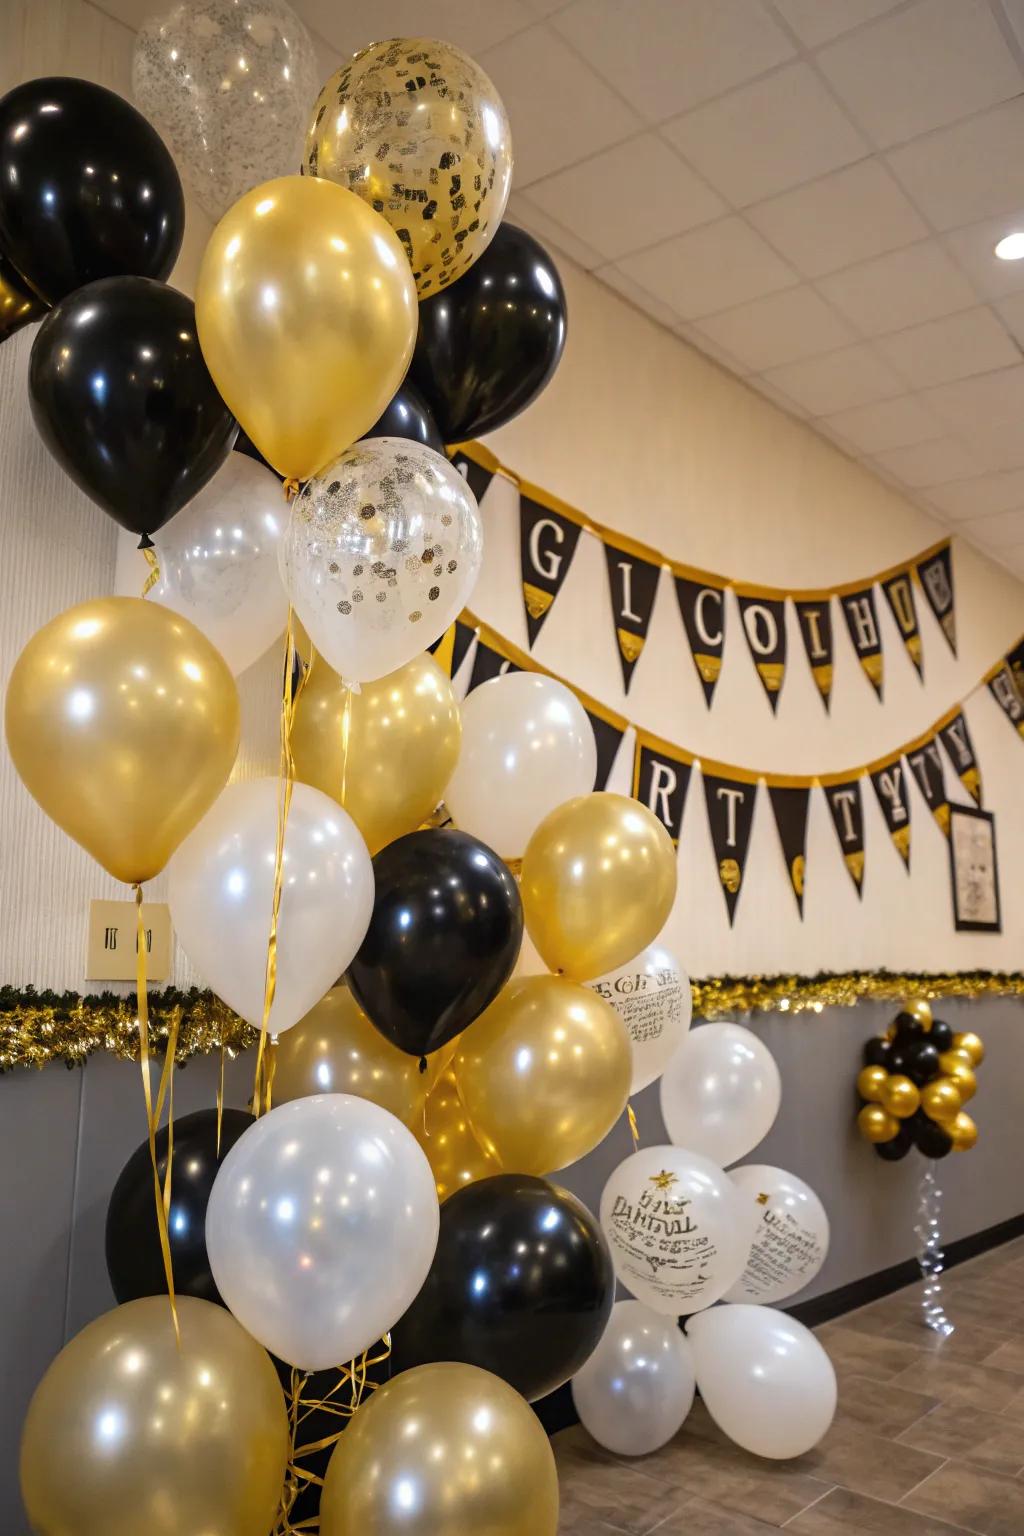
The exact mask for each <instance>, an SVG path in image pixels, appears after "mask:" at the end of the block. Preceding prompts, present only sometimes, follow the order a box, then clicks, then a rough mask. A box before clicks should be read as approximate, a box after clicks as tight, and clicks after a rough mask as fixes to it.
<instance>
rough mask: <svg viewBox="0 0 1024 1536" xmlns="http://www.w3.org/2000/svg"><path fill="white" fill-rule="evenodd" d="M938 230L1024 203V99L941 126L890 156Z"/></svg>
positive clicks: (1005, 211)
mask: <svg viewBox="0 0 1024 1536" xmlns="http://www.w3.org/2000/svg"><path fill="white" fill-rule="evenodd" d="M886 158H887V160H888V163H889V165H890V166H891V167H892V169H893V171H894V172H895V173H896V176H897V177H898V178H899V180H900V182H901V183H902V184H903V186H904V187H905V188H906V190H907V191H908V192H909V193H910V196H911V197H912V198H913V200H914V202H915V203H916V204H917V206H918V208H920V210H921V212H922V213H923V214H924V216H925V218H927V219H928V220H929V221H930V222H931V224H932V225H933V226H934V228H936V229H955V228H956V227H957V226H958V225H960V224H972V223H974V222H975V221H976V220H978V219H988V218H992V217H993V216H994V215H995V214H998V213H1007V212H1009V211H1010V210H1011V209H1014V208H1019V207H1021V205H1022V204H1024V97H1018V99H1017V100H1016V101H1008V102H1006V103H1004V105H1003V106H1001V107H993V108H992V110H991V111H989V112H983V113H981V115H980V116H978V117H972V118H971V119H970V120H969V121H968V122H965V123H955V124H954V125H953V127H952V128H940V129H939V130H938V131H937V132H936V133H930V134H928V135H926V137H924V138H922V139H917V140H916V141H915V142H914V143H913V144H904V145H903V146H902V147H901V148H900V149H894V150H893V151H892V152H891V153H890V154H889V155H888V156H887V157H886Z"/></svg>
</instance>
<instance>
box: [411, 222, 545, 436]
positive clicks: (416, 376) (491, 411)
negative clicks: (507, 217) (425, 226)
mask: <svg viewBox="0 0 1024 1536" xmlns="http://www.w3.org/2000/svg"><path fill="white" fill-rule="evenodd" d="M565 331H566V303H565V294H564V292H563V290H562V282H561V279H560V278H559V276H558V270H557V268H556V267H555V264H554V262H553V261H552V260H551V258H550V256H549V255H548V254H547V252H546V251H545V250H544V248H543V246H541V245H538V244H537V241H536V240H534V239H533V237H532V236H531V235H528V234H527V233H526V232H525V230H522V229H517V228H516V227H515V225H514V224H502V225H501V226H500V227H499V229H498V232H497V234H496V235H495V236H494V239H493V240H492V241H491V243H490V245H489V246H488V247H487V249H486V250H485V251H484V253H483V255H482V256H480V257H479V258H478V259H477V260H476V261H475V262H474V263H473V265H472V266H471V267H470V269H469V271H468V272H466V273H465V274H464V275H463V276H462V277H460V278H459V281H458V282H457V283H454V284H453V285H452V287H451V288H447V289H445V291H444V293H439V294H435V296H434V297H433V298H430V299H424V300H423V303H422V304H421V305H420V329H419V337H418V339H417V342H416V351H415V353H414V355H413V360H412V366H411V368H410V370H409V376H410V378H411V379H412V381H413V383H414V384H415V385H416V386H417V388H418V389H420V390H421V391H422V393H423V395H424V396H425V397H426V400H427V402H428V404H429V406H430V409H431V410H432V411H433V413H434V419H435V421H436V422H437V425H438V427H439V428H440V431H441V436H442V437H443V438H444V440H445V442H446V443H461V442H465V441H466V440H467V439H468V438H471V437H479V436H480V435H481V434H482V433H484V432H493V431H494V429H495V428H496V427H500V426H504V424H505V422H507V421H511V419H512V417H513V416H517V415H518V414H519V412H520V411H522V410H525V408H526V407H527V406H528V405H529V404H530V402H531V401H533V400H535V399H536V398H537V396H538V395H539V394H540V392H541V390H542V389H543V388H544V386H545V385H546V384H547V383H548V381H549V380H550V378H551V375H552V374H553V373H554V371H555V369H556V368H557V367H558V361H559V358H560V357H561V355H562V348H563V347H564V346H565Z"/></svg>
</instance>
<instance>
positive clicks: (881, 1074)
mask: <svg viewBox="0 0 1024 1536" xmlns="http://www.w3.org/2000/svg"><path fill="white" fill-rule="evenodd" d="M888 1079H889V1074H888V1072H887V1071H886V1070H885V1068H884V1067H862V1068H861V1070H860V1071H859V1072H858V1073H857V1092H858V1093H859V1094H860V1096H861V1098H862V1099H867V1101H868V1103H869V1104H880V1103H881V1102H882V1089H883V1088H884V1087H885V1085H886V1083H887V1081H888Z"/></svg>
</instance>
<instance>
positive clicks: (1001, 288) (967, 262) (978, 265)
mask: <svg viewBox="0 0 1024 1536" xmlns="http://www.w3.org/2000/svg"><path fill="white" fill-rule="evenodd" d="M1020 230H1024V208H1017V209H1014V211H1013V212H1012V213H1001V214H998V215H997V216H996V218H994V219H982V221H981V222H980V223H979V224H968V225H967V226H966V227H965V228H964V229H953V230H950V232H949V234H947V235H943V236H942V243H943V245H944V246H945V247H946V249H947V251H949V253H950V255H951V256H952V257H953V258H954V260H955V261H956V262H957V263H958V265H959V266H961V267H962V268H963V270H964V271H965V272H966V273H967V276H968V277H969V278H970V279H971V282H972V283H973V284H974V286H975V288H976V289H977V290H978V293H979V294H980V295H981V297H982V298H984V299H1001V298H1003V297H1004V296H1005V295H1006V294H1009V293H1018V292H1020V291H1021V290H1022V289H1024V261H1000V259H999V257H998V256H997V255H996V254H995V248H996V242H997V241H999V240H1001V239H1002V238H1003V236H1004V235H1009V234H1013V233H1014V231H1020Z"/></svg>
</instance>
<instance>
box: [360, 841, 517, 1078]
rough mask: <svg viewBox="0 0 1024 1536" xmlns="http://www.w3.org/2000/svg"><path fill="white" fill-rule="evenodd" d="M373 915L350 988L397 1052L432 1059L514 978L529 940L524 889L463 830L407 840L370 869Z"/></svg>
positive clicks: (383, 852) (382, 855)
mask: <svg viewBox="0 0 1024 1536" xmlns="http://www.w3.org/2000/svg"><path fill="white" fill-rule="evenodd" d="M373 879H374V900H373V913H372V915H371V917H370V926H369V928H368V929H367V932H366V938H365V939H364V940H363V942H362V945H361V946H360V949H359V952H358V954H357V955H356V957H355V959H354V960H353V961H352V964H351V965H350V967H349V969H348V972H347V980H348V984H349V986H350V987H351V989H352V994H353V996H354V997H355V999H356V1001H357V1002H358V1004H359V1006H360V1008H362V1010H363V1012H364V1013H365V1014H366V1015H367V1017H368V1018H370V1019H371V1020H372V1022H373V1023H374V1024H375V1025H376V1026H377V1028H378V1029H379V1030H380V1032H381V1034H382V1035H385V1036H386V1037H387V1039H389V1040H390V1041H391V1042H392V1044H393V1045H397V1046H398V1048H399V1050H402V1051H407V1052H408V1053H409V1055H411V1056H426V1055H429V1053H430V1052H431V1051H436V1050H437V1049H438V1047H439V1046H442V1045H444V1043H445V1041H447V1040H451V1039H452V1038H453V1036H455V1035H458V1034H461V1032H462V1030H464V1029H465V1028H466V1026H467V1025H469V1024H472V1022H473V1020H474V1019H475V1018H477V1017H478V1016H479V1015H480V1014H481V1013H483V1011H484V1009H485V1008H486V1007H487V1005H488V1003H490V1002H492V1001H493V1000H494V998H495V997H496V996H497V995H498V993H499V992H500V991H501V989H502V987H503V986H504V985H505V983H506V981H507V980H508V978H509V977H510V976H511V974H512V968H513V966H514V965H515V963H516V958H517V956H518V954H519V946H520V943H521V942H522V937H523V907H522V903H521V901H520V900H519V890H518V887H517V886H516V883H515V881H514V880H513V878H512V876H511V874H510V873H509V871H508V868H507V867H506V865H504V864H503V863H502V862H501V860H500V859H499V858H498V855H497V854H496V853H494V852H492V850H491V849H490V848H488V847H487V846H486V845H485V844H484V843H481V842H478V841H477V839H476V838H475V837H470V836H469V834H468V833H467V832H456V831H455V830H454V829H451V828H444V829H432V830H430V831H427V832H410V833H409V834H408V836H406V837H400V838H397V839H396V841H395V842H393V843H389V844H388V845H387V847H386V848H382V849H381V851H380V853H378V854H377V856H376V858H375V859H374V861H373Z"/></svg>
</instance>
